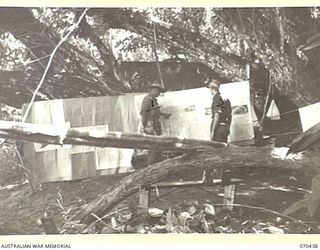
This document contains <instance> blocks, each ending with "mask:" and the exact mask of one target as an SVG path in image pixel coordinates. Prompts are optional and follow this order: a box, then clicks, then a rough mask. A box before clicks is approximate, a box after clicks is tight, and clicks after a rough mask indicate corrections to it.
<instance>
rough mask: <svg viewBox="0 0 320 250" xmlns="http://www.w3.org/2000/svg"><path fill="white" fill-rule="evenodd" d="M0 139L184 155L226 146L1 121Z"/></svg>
mask: <svg viewBox="0 0 320 250" xmlns="http://www.w3.org/2000/svg"><path fill="white" fill-rule="evenodd" d="M0 138H4V139H14V140H20V141H28V142H35V143H42V144H56V145H63V144H71V145H85V146H94V147H114V148H133V149H136V148H137V149H146V150H154V149H157V150H163V151H178V152H179V151H180V152H186V151H190V150H195V149H202V148H206V147H209V148H210V147H213V148H221V147H226V146H227V144H226V143H221V142H213V141H205V140H195V139H184V138H178V137H170V136H152V135H144V134H130V133H122V132H108V131H102V130H95V129H90V130H88V131H85V132H84V131H83V129H81V130H80V129H76V128H71V129H69V128H68V127H64V126H56V125H42V124H41V125H40V124H32V123H21V122H7V121H0Z"/></svg>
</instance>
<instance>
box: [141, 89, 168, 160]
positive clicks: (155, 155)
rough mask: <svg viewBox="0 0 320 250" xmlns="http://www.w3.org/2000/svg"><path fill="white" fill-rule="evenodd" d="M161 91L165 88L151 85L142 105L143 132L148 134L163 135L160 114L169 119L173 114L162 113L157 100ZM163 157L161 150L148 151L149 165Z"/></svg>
mask: <svg viewBox="0 0 320 250" xmlns="http://www.w3.org/2000/svg"><path fill="white" fill-rule="evenodd" d="M161 92H165V90H164V88H163V87H162V86H161V85H160V84H158V83H153V84H152V85H151V86H150V92H149V94H148V95H146V96H145V97H144V99H143V101H142V105H141V111H140V115H141V124H142V132H143V133H145V134H148V135H161V133H162V131H161V124H160V116H163V117H164V118H165V119H168V118H169V117H170V116H171V114H166V113H162V112H161V111H160V106H159V104H158V101H157V97H158V96H159V95H160V93H161ZM160 158H161V152H160V151H157V150H149V151H148V157H147V160H148V165H151V164H153V163H156V162H158V161H159V160H160Z"/></svg>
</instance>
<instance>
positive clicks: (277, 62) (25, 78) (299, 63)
mask: <svg viewBox="0 0 320 250" xmlns="http://www.w3.org/2000/svg"><path fill="white" fill-rule="evenodd" d="M82 11H83V9H74V8H73V9H63V8H56V9H49V8H45V9H43V8H38V9H31V8H1V9H0V12H1V13H0V14H1V15H0V18H1V22H0V31H1V32H2V34H3V39H2V40H5V34H11V35H13V37H14V38H15V39H16V40H17V41H19V42H20V43H21V44H23V47H22V48H23V49H21V48H20V53H18V54H20V58H21V57H23V58H24V61H25V62H28V60H29V62H30V61H31V62H32V61H34V60H35V62H33V63H31V64H28V65H26V66H21V64H19V60H17V58H16V55H17V50H16V49H15V50H11V51H9V52H8V48H7V47H6V46H2V49H1V50H0V53H2V54H3V55H4V56H5V57H4V59H5V61H8V60H12V64H11V69H10V71H9V72H8V71H7V72H1V73H0V79H1V86H0V87H1V102H3V103H7V104H10V105H13V106H16V107H19V106H21V104H22V103H25V102H28V100H30V98H31V95H32V93H33V91H34V89H35V88H36V86H37V84H38V82H39V80H40V78H41V76H42V74H43V71H44V69H45V67H46V64H47V62H48V56H49V55H50V53H51V52H52V50H53V49H54V48H55V46H56V45H57V44H58V42H59V40H60V39H61V36H62V35H63V34H64V33H65V32H67V31H68V27H70V26H71V25H72V24H74V23H75V22H76V21H77V20H78V18H79V16H80V15H81V13H82ZM312 13H315V9H311V8H242V9H236V8H222V9H216V8H165V9H164V8H151V9H150V8H146V9H131V8H128V9H120V8H115V9H113V8H92V9H90V10H89V11H88V12H87V13H86V18H84V19H83V20H82V21H81V23H80V25H79V27H78V28H77V29H76V30H75V31H74V32H73V33H72V35H71V36H70V37H69V39H67V41H66V42H64V43H63V44H62V45H61V46H60V48H59V49H58V51H57V53H56V55H55V56H54V59H53V63H52V65H51V67H50V71H49V74H48V75H47V77H46V79H45V82H44V85H43V87H41V89H40V91H39V94H38V96H37V99H53V98H64V97H77V96H92V95H116V94H119V93H122V92H129V91H136V90H137V89H139V86H138V87H137V86H135V85H137V84H139V83H137V81H133V79H132V77H131V76H128V75H126V74H125V73H124V72H123V70H122V68H121V60H119V56H118V55H117V54H116V53H115V48H117V49H118V51H120V52H122V53H128V52H129V51H131V52H139V51H143V50H144V49H146V48H147V50H144V51H154V49H155V48H154V43H155V42H156V43H157V48H156V50H157V51H158V53H160V54H162V55H165V56H166V57H167V58H170V57H171V58H176V57H179V58H180V60H181V59H182V60H185V61H189V62H201V63H203V64H205V65H206V66H208V67H210V68H211V69H212V73H211V74H212V76H213V77H216V78H218V79H220V80H222V81H237V80H243V79H245V78H246V75H245V65H246V64H247V63H252V62H254V61H259V63H260V65H262V67H263V68H266V69H267V70H268V71H270V77H271V79H272V82H273V83H275V85H276V86H277V87H278V88H279V89H280V92H281V93H282V94H285V95H287V96H288V97H290V98H291V99H292V100H293V101H294V102H295V103H296V104H297V105H298V106H304V105H305V104H307V103H311V102H314V101H315V100H317V97H318V95H319V87H318V86H319V84H318V81H319V80H318V79H319V76H318V74H319V70H317V66H316V65H317V64H316V63H317V61H318V57H317V54H318V53H319V47H317V46H313V47H314V48H312V46H311V49H310V47H309V48H308V50H305V51H304V52H300V53H297V49H298V48H299V46H300V48H301V45H303V44H307V43H310V39H309V38H310V37H311V38H312V36H314V34H317V30H318V27H317V26H318V19H317V18H315V15H312ZM115 30H116V31H117V32H118V33H120V31H121V32H123V34H125V35H124V37H123V38H122V39H120V40H119V39H118V42H117V44H115V42H114V40H113V38H114V36H113V35H112V34H114V33H115V32H114V31H115ZM308 39H309V40H308ZM2 45H5V43H2ZM148 49H149V50H148ZM148 53H149V52H148ZM181 55H183V57H181ZM153 56H154V55H153V53H152V52H151V53H149V54H147V55H146V57H148V58H149V60H152V59H154V58H153ZM20 61H21V60H20ZM258 87H259V88H264V90H265V92H266V88H265V86H258ZM13 97H14V98H13Z"/></svg>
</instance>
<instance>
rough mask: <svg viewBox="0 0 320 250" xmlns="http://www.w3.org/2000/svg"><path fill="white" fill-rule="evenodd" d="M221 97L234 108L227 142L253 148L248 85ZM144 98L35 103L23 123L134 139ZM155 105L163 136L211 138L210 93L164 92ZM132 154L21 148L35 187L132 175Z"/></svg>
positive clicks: (226, 87) (230, 87)
mask: <svg viewBox="0 0 320 250" xmlns="http://www.w3.org/2000/svg"><path fill="white" fill-rule="evenodd" d="M221 93H222V95H223V96H226V97H228V98H229V99H230V101H231V104H232V107H233V121H232V124H231V135H230V138H229V141H230V142H236V143H246V144H247V143H248V142H249V143H250V142H252V140H253V138H254V134H253V125H252V110H251V104H250V93H249V82H238V83H230V84H223V85H222V86H221ZM144 96H145V94H126V95H124V96H105V97H91V98H77V99H63V100H53V101H41V102H35V103H34V105H33V107H32V109H31V112H30V114H29V116H28V118H27V122H32V123H37V124H56V125H64V126H69V127H71V128H74V127H77V128H79V127H80V128H83V129H87V128H96V129H103V130H107V129H109V130H110V131H122V132H128V133H136V132H137V131H138V127H139V118H140V116H139V110H140V106H141V102H142V100H143V97H144ZM158 99H159V104H160V105H161V106H163V108H162V111H163V112H168V113H171V114H172V116H171V118H170V119H169V120H163V121H162V125H163V134H164V135H171V136H178V137H185V138H196V139H204V140H206V139H208V138H209V127H210V122H211V108H210V107H211V102H212V96H211V94H210V93H209V91H208V89H206V88H198V89H190V90H182V91H174V92H168V93H165V95H164V96H160V97H159V98H158ZM132 153H133V150H131V149H114V148H94V147H84V146H70V145H69V146H68V145H67V146H64V147H60V146H52V145H48V146H46V147H41V145H39V144H33V143H25V144H24V158H25V164H26V166H27V167H28V168H29V169H30V173H31V174H30V176H31V178H32V180H33V182H34V183H43V182H51V181H62V180H75V179H81V178H87V177H93V176H96V175H104V174H113V173H120V172H128V171H132V168H131V156H132Z"/></svg>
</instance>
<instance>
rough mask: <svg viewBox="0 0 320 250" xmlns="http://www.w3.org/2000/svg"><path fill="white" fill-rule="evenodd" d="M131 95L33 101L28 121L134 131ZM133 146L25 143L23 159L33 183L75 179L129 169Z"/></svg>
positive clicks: (132, 99)
mask: <svg viewBox="0 0 320 250" xmlns="http://www.w3.org/2000/svg"><path fill="white" fill-rule="evenodd" d="M133 101H134V98H133V95H128V96H119V97H92V98H75V99H63V100H53V101H41V102H35V103H34V104H33V106H32V109H31V112H30V113H29V116H28V118H27V122H32V123H37V124H54V125H61V126H68V127H71V128H78V129H81V130H84V131H85V130H88V129H90V128H91V129H102V130H105V131H108V130H112V131H126V132H136V128H137V126H138V117H137V114H136V113H135V109H134V108H133V107H134V103H133ZM132 154H133V150H132V149H118V148H95V147H88V146H71V145H65V146H63V147H61V146H59V145H46V146H44V145H41V144H38V143H25V144H24V159H25V164H26V166H27V167H28V168H29V169H30V177H31V179H32V181H33V182H34V183H44V182H52V181H62V180H75V179H81V178H87V177H93V176H96V175H100V174H112V173H124V172H128V171H132V167H131V156H132Z"/></svg>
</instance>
